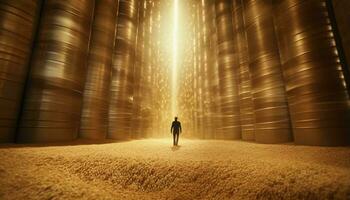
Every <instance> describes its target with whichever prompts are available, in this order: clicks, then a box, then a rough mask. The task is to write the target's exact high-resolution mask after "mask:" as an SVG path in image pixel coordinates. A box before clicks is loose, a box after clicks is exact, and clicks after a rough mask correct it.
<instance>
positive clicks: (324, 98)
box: [276, 0, 350, 145]
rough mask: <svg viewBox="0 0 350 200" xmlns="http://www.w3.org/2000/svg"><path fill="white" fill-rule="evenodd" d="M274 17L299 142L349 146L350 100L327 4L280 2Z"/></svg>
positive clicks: (297, 0)
mask: <svg viewBox="0 0 350 200" xmlns="http://www.w3.org/2000/svg"><path fill="white" fill-rule="evenodd" d="M276 16H277V17H276V26H277V28H278V38H279V44H280V49H281V60H282V62H283V71H284V76H285V80H286V85H287V93H288V101H289V107H290V113H291V118H292V124H293V132H294V139H295V143H297V144H306V145H346V144H349V137H350V135H349V130H350V127H349V126H350V123H349V122H350V119H349V116H350V112H349V105H350V102H349V96H348V94H347V91H346V85H345V81H344V78H343V72H342V68H341V66H340V60H339V56H338V52H337V50H336V46H335V41H334V34H333V32H332V27H331V24H330V20H329V17H328V14H327V7H326V3H325V1H319V0H308V1H305V0H288V1H278V4H277V9H276Z"/></svg>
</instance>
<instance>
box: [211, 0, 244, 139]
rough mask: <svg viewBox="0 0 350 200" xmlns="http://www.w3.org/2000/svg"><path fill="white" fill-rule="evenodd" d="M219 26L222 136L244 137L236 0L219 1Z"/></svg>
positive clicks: (217, 3)
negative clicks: (235, 29)
mask: <svg viewBox="0 0 350 200" xmlns="http://www.w3.org/2000/svg"><path fill="white" fill-rule="evenodd" d="M215 8H216V26H217V34H218V35H217V36H218V37H217V38H218V66H219V91H220V98H221V99H220V109H221V120H222V127H220V129H221V130H220V131H219V132H220V135H217V138H218V139H239V138H241V131H240V129H241V128H240V118H239V97H238V80H237V76H236V74H237V71H238V67H239V64H238V55H237V49H236V48H235V44H234V42H235V41H234V35H233V27H232V3H231V1H229V2H228V1H227V0H217V1H216V2H215Z"/></svg>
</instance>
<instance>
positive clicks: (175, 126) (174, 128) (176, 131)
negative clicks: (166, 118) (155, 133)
mask: <svg viewBox="0 0 350 200" xmlns="http://www.w3.org/2000/svg"><path fill="white" fill-rule="evenodd" d="M181 132H182V129H181V123H180V122H179V121H177V117H175V121H173V123H172V124H171V128H170V133H172V134H173V139H174V142H173V143H174V146H177V143H178V142H179V135H180V133H181Z"/></svg>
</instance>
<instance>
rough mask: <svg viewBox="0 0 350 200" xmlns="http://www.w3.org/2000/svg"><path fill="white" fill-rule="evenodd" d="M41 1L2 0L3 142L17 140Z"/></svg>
mask: <svg viewBox="0 0 350 200" xmlns="http://www.w3.org/2000/svg"><path fill="white" fill-rule="evenodd" d="M40 4H41V1H35V0H32V1H29V0H17V1H13V0H2V1H0V142H13V141H14V139H15V129H16V125H17V124H16V123H17V118H18V113H19V109H20V104H21V98H22V93H23V88H24V83H25V79H26V76H27V72H28V62H29V58H30V55H31V47H32V41H33V38H34V35H35V34H34V32H35V29H36V24H37V21H38V14H39V6H40Z"/></svg>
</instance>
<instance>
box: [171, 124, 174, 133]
mask: <svg viewBox="0 0 350 200" xmlns="http://www.w3.org/2000/svg"><path fill="white" fill-rule="evenodd" d="M173 128H174V122H173V123H172V124H171V128H170V133H173Z"/></svg>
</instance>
